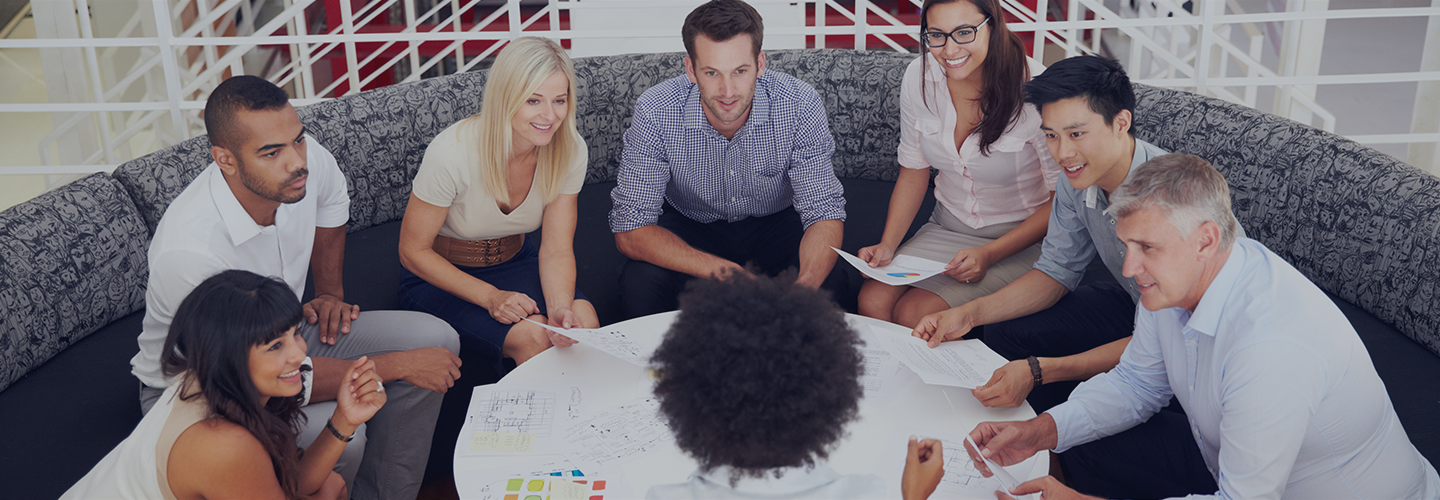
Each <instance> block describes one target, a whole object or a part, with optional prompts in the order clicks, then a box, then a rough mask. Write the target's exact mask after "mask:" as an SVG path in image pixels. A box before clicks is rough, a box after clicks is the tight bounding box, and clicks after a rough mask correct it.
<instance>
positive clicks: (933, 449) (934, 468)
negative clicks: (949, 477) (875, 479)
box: [900, 436, 945, 500]
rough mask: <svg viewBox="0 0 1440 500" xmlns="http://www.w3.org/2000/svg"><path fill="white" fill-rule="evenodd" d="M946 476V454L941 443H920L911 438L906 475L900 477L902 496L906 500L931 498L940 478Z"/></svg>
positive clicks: (932, 440) (935, 441) (928, 440)
mask: <svg viewBox="0 0 1440 500" xmlns="http://www.w3.org/2000/svg"><path fill="white" fill-rule="evenodd" d="M944 476H945V454H944V453H943V449H942V447H941V445H940V441H937V440H934V439H926V440H924V441H918V440H917V439H916V437H915V436H910V451H909V452H908V453H907V454H906V455H905V473H904V474H903V475H902V476H901V477H900V496H901V497H902V498H904V499H905V500H924V499H926V498H930V494H931V493H934V492H935V487H936V486H939V485H940V478H941V477H944Z"/></svg>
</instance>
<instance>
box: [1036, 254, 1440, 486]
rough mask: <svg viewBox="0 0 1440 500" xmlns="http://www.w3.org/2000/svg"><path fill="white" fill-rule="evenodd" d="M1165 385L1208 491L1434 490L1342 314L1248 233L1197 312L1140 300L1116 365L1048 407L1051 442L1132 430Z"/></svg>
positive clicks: (1159, 400) (1429, 471)
mask: <svg viewBox="0 0 1440 500" xmlns="http://www.w3.org/2000/svg"><path fill="white" fill-rule="evenodd" d="M1172 395H1173V396H1174V397H1176V398H1178V400H1179V402H1180V404H1181V406H1183V407H1184V408H1185V414H1186V416H1187V418H1188V419H1189V421H1190V429H1191V434H1192V435H1193V436H1194V438H1195V441H1196V443H1198V444H1199V446H1200V453H1201V455H1203V456H1204V458H1205V465H1206V466H1207V467H1208V468H1209V469H1210V472H1211V474H1214V475H1215V482H1216V483H1217V484H1218V485H1219V486H1220V491H1219V492H1217V494H1216V496H1217V497H1220V498H1247V499H1248V498H1307V499H1308V498H1327V499H1328V498H1387V499H1399V498H1436V496H1437V495H1440V477H1437V476H1436V473H1435V469H1434V467H1432V466H1431V465H1430V463H1429V462H1428V461H1426V460H1425V458H1424V457H1423V456H1421V455H1420V452H1419V451H1417V450H1416V449H1415V446H1414V445H1412V444H1411V443H1410V438H1409V437H1408V436H1407V435H1406V434H1405V429H1404V428H1403V427H1401V426H1400V421H1399V420H1398V419H1397V418H1396V416H1395V410H1394V408H1393V407H1392V406H1391V404H1390V397H1389V395H1388V394H1386V392H1385V385H1384V384H1383V383H1382V382H1381V381H1380V377H1379V375H1377V374H1376V373H1375V366H1374V365H1373V364H1372V363H1371V361H1370V355H1369V353H1367V352H1366V350H1365V345H1364V344H1362V343H1361V342H1360V337H1359V336H1358V335H1356V333H1355V329H1354V328H1353V327H1351V326H1350V322H1349V321H1348V320H1346V318H1345V316H1344V315H1343V314H1342V313H1341V312H1340V309H1339V308H1337V307H1335V304H1334V303H1333V302H1331V301H1330V299H1329V298H1328V297H1326V296H1325V294H1324V293H1323V292H1321V291H1320V289H1319V288H1317V287H1316V286H1315V285H1314V284H1312V283H1310V281H1309V280H1308V279H1306V278H1305V276H1304V275H1301V274H1300V272H1299V271H1296V270H1295V268H1294V267H1291V266H1290V264H1289V263H1287V262H1285V261H1284V260H1283V259H1281V258H1280V257H1279V256H1277V255H1275V254H1274V253H1272V252H1271V251H1270V250H1269V249H1267V248H1265V246H1264V245H1261V244H1260V243H1259V242H1257V241H1255V240H1251V239H1248V238H1240V239H1238V240H1237V241H1236V242H1235V245H1234V247H1233V248H1232V250H1231V253H1230V256H1229V257H1228V258H1227V259H1226V261H1225V264H1224V266H1223V267H1222V268H1221V270H1220V273H1219V274H1218V275H1217V276H1216V277H1215V279H1214V281H1212V282H1211V283H1210V286H1209V287H1208V288H1207V289H1206V290H1205V294H1204V295H1203V296H1202V297H1201V299H1200V303H1199V304H1198V305H1197V306H1196V307H1195V312H1194V313H1193V314H1192V313H1191V312H1190V311H1187V310H1185V309H1183V308H1170V309H1163V310H1160V311H1153V312H1152V311H1149V310H1146V309H1145V308H1143V307H1142V308H1139V311H1138V312H1137V313H1136V318H1135V336H1134V339H1133V340H1132V341H1131V342H1130V345H1129V347H1127V348H1126V349H1125V354H1124V355H1122V356H1121V357H1120V364H1119V365H1118V366H1116V367H1115V369H1113V370H1111V371H1109V372H1107V373H1102V374H1100V375H1097V376H1095V377H1094V378H1091V379H1090V380H1088V381H1086V382H1084V383H1082V384H1080V386H1079V387H1078V388H1076V389H1075V392H1074V393H1072V394H1071V395H1070V400H1069V401H1067V402H1065V403H1062V404H1061V405H1059V406H1056V407H1054V408H1052V409H1050V411H1049V412H1048V413H1050V414H1051V416H1052V417H1054V418H1055V425H1056V428H1057V430H1058V433H1059V435H1058V438H1059V445H1058V446H1057V447H1056V451H1060V452H1063V451H1065V450H1067V449H1069V448H1071V447H1073V446H1076V445H1080V444H1084V443H1087V442H1090V441H1094V440H1097V439H1100V438H1103V437H1105V436H1110V435H1114V434H1116V433H1118V432H1121V431H1124V430H1126V429H1129V428H1131V427H1133V426H1135V425H1137V424H1139V423H1140V422H1143V421H1145V420H1146V419H1148V418H1150V416H1151V415H1153V414H1155V412H1157V411H1159V410H1160V408H1161V407H1163V406H1165V405H1166V403H1168V402H1169V401H1170V398H1171V397H1172ZM1117 459H1120V458H1119V457H1117Z"/></svg>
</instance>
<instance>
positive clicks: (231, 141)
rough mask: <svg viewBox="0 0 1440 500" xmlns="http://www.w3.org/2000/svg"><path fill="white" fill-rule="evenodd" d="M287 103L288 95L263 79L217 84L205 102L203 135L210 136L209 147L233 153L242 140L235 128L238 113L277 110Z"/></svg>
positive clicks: (244, 78)
mask: <svg viewBox="0 0 1440 500" xmlns="http://www.w3.org/2000/svg"><path fill="white" fill-rule="evenodd" d="M288 102H290V95H289V94H286V93H285V90H284V89H282V88H280V87H277V86H275V84H273V83H270V82H269V81H267V80H265V79H264V78H260V77H258V76H250V75H240V76H235V77H231V78H230V79H228V80H225V81H223V82H220V86H218V87H215V90H214V91H213V92H210V98H209V99H207V100H206V101H205V133H207V134H209V135H210V144H213V145H216V146H220V147H222V148H225V149H229V150H231V151H234V150H235V148H236V147H238V146H239V145H240V144H239V143H240V142H241V140H242V139H241V137H239V136H240V133H239V132H238V131H237V130H236V126H235V125H236V123H235V113H236V112H237V111H239V110H242V109H243V110H245V111H260V110H267V109H278V108H282V107H285V104H286V103H288Z"/></svg>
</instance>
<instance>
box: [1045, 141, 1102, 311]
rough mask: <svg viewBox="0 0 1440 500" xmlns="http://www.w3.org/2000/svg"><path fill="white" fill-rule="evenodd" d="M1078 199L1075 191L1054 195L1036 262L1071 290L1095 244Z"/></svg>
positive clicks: (1075, 285)
mask: <svg viewBox="0 0 1440 500" xmlns="http://www.w3.org/2000/svg"><path fill="white" fill-rule="evenodd" d="M1046 156H1048V154H1047V155H1046ZM1081 196H1083V194H1082V192H1081V191H1076V190H1074V189H1063V188H1062V189H1060V190H1057V191H1056V192H1055V203H1054V205H1053V207H1052V208H1051V209H1050V226H1049V228H1048V229H1046V232H1045V241H1044V243H1043V244H1041V246H1040V260H1037V261H1035V269H1038V270H1040V272H1042V273H1045V274H1046V275H1048V276H1050V277H1051V278H1054V279H1055V281H1058V282H1060V284H1062V285H1065V287H1066V288H1069V289H1071V290H1074V289H1075V287H1077V286H1079V285H1080V278H1081V277H1083V276H1084V274H1085V266H1087V265H1089V264H1090V260H1091V259H1094V258H1095V242H1094V241H1091V240H1090V231H1089V230H1088V229H1086V228H1085V223H1084V221H1082V220H1081V214H1080V213H1079V207H1080V203H1081V200H1080V197H1081Z"/></svg>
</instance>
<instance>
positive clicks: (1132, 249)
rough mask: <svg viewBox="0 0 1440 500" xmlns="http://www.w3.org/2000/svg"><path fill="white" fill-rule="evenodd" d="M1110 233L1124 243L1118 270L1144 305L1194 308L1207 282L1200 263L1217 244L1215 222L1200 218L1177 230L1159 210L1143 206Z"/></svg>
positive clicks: (1155, 308)
mask: <svg viewBox="0 0 1440 500" xmlns="http://www.w3.org/2000/svg"><path fill="white" fill-rule="evenodd" d="M1212 229H1213V231H1212ZM1212 233H1213V234H1212ZM1115 235H1116V236H1117V237H1119V238H1120V241H1121V242H1124V243H1125V266H1124V268H1123V269H1122V272H1123V274H1124V275H1125V276H1127V277H1131V278H1135V284H1137V285H1139V286H1140V304H1141V305H1143V306H1145V309H1147V310H1150V311H1159V310H1161V309H1166V308H1171V307H1182V308H1185V309H1188V310H1190V311H1192V312H1193V311H1195V306H1196V305H1198V304H1199V303H1200V298H1201V297H1202V296H1204V294H1205V289H1206V288H1207V287H1208V286H1209V280H1208V279H1206V274H1207V273H1206V262H1207V260H1208V257H1209V256H1210V255H1213V253H1214V252H1213V251H1214V250H1215V247H1216V246H1217V245H1218V236H1219V226H1216V225H1215V223H1213V222H1206V223H1204V224H1201V226H1200V227H1198V228H1196V229H1195V230H1194V231H1191V232H1190V234H1182V233H1181V232H1180V229H1179V228H1177V227H1175V224H1173V223H1171V222H1170V218H1169V216H1167V215H1166V213H1165V211H1164V210H1163V209H1161V208H1158V207H1155V206H1147V207H1145V208H1142V209H1140V210H1137V211H1135V212H1134V213H1131V214H1130V215H1128V216H1125V217H1121V218H1120V219H1119V221H1118V222H1116V225H1115ZM1211 277H1212V278H1213V276H1211Z"/></svg>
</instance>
